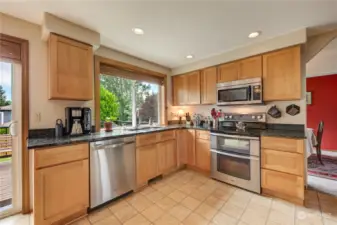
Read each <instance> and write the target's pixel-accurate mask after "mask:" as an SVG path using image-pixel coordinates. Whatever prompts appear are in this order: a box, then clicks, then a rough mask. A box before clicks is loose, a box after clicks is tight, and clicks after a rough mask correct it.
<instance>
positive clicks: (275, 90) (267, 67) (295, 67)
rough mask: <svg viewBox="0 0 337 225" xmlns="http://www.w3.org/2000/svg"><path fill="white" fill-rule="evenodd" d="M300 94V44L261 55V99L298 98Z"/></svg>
mask: <svg viewBox="0 0 337 225" xmlns="http://www.w3.org/2000/svg"><path fill="white" fill-rule="evenodd" d="M301 95H302V79H301V52H300V46H296V47H291V48H286V49H282V50H280V51H276V52H271V53H268V54H264V55H263V99H264V100H265V101H277V100H280V101H281V100H298V99H301Z"/></svg>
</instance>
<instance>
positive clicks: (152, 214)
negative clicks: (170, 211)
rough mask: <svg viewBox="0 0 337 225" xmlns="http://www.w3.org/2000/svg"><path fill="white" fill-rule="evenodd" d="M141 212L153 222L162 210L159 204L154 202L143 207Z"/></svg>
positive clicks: (162, 212)
mask: <svg viewBox="0 0 337 225" xmlns="http://www.w3.org/2000/svg"><path fill="white" fill-rule="evenodd" d="M142 214H143V216H145V217H146V218H147V219H148V220H150V221H151V222H154V221H156V220H157V219H158V218H160V217H161V216H162V215H163V214H164V211H163V210H162V209H161V208H160V207H159V206H157V205H155V204H154V205H152V206H151V207H149V208H147V209H145V210H144V211H143V212H142Z"/></svg>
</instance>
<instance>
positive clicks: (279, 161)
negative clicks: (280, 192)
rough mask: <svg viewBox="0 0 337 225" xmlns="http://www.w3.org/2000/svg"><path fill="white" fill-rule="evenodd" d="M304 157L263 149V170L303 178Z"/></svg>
mask: <svg viewBox="0 0 337 225" xmlns="http://www.w3.org/2000/svg"><path fill="white" fill-rule="evenodd" d="M303 160H304V159H303V155H302V154H297V153H290V152H281V151H275V150H270V149H262V157H261V161H262V162H261V164H262V168H265V169H271V170H277V171H280V172H285V173H291V174H294V175H298V176H303V169H304V168H303V167H304V165H303Z"/></svg>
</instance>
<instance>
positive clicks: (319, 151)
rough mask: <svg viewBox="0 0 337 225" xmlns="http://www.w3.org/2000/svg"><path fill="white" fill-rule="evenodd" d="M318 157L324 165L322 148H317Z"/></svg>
mask: <svg viewBox="0 0 337 225" xmlns="http://www.w3.org/2000/svg"><path fill="white" fill-rule="evenodd" d="M317 150H318V151H317V158H318V160H319V162H320V163H321V164H322V165H324V163H323V161H322V152H321V149H317Z"/></svg>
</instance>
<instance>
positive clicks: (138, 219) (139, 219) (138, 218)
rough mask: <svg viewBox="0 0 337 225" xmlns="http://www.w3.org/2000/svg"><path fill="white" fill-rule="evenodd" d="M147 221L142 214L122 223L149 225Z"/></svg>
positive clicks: (126, 224) (125, 224) (127, 224)
mask: <svg viewBox="0 0 337 225" xmlns="http://www.w3.org/2000/svg"><path fill="white" fill-rule="evenodd" d="M150 224H151V223H150V221H148V220H147V219H146V218H145V217H144V216H143V215H142V214H138V215H136V216H134V217H132V218H131V219H129V220H128V221H126V222H125V223H124V225H150Z"/></svg>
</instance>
